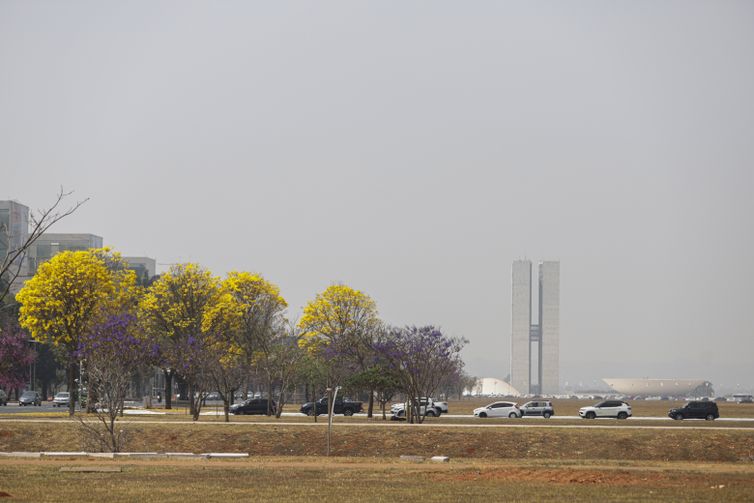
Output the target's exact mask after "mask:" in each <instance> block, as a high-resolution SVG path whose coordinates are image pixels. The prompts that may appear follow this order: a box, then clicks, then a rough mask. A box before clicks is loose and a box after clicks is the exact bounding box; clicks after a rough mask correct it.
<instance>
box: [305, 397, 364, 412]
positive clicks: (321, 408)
mask: <svg viewBox="0 0 754 503" xmlns="http://www.w3.org/2000/svg"><path fill="white" fill-rule="evenodd" d="M333 405H334V407H333V414H343V415H344V416H353V415H354V414H356V413H358V412H361V410H362V409H361V402H354V401H352V400H349V399H347V398H346V399H345V400H341V399H340V398H336V399H335V403H334V404H333ZM315 411H316V414H317V415H318V416H319V415H320V414H327V397H322V398H320V399H319V400H317V401H316V402H306V403H305V404H304V405H302V406H301V413H302V414H306V415H307V416H313V415H314V414H315Z"/></svg>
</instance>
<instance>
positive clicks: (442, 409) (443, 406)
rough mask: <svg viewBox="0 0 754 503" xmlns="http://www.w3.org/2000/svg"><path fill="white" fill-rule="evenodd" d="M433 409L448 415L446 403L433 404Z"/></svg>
mask: <svg viewBox="0 0 754 503" xmlns="http://www.w3.org/2000/svg"><path fill="white" fill-rule="evenodd" d="M435 407H437V408H438V409H440V412H442V413H443V414H447V413H448V402H435Z"/></svg>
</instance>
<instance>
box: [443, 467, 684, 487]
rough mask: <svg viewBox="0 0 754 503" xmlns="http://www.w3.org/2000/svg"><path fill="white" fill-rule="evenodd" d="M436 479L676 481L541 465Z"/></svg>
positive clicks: (660, 476)
mask: <svg viewBox="0 0 754 503" xmlns="http://www.w3.org/2000/svg"><path fill="white" fill-rule="evenodd" d="M433 478H434V479H435V480H437V481H438V482H439V481H446V480H457V481H461V482H465V481H469V480H494V481H500V482H523V483H526V482H547V483H551V484H607V485H651V486H653V487H658V486H662V485H673V484H672V483H670V480H669V479H668V477H666V476H665V475H663V474H661V473H646V472H644V473H631V472H629V471H612V470H587V469H537V468H506V469H496V470H474V471H471V472H465V473H460V474H459V473H447V474H445V473H443V474H435V475H433Z"/></svg>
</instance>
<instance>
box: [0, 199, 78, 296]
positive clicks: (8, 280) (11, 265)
mask: <svg viewBox="0 0 754 503" xmlns="http://www.w3.org/2000/svg"><path fill="white" fill-rule="evenodd" d="M71 194H73V192H72V191H71V192H66V191H65V190H63V187H60V191H59V192H58V195H57V197H56V199H55V202H54V203H53V204H52V205H51V206H50V207H48V208H43V209H37V210H36V211H32V212H31V213H30V214H29V223H30V225H29V235H28V236H27V238H26V239H25V240H24V242H23V243H21V244H20V246H18V247H17V248H10V245H11V239H10V237H11V236H10V229H8V228H7V227H5V226H4V225H3V226H0V234H4V237H5V238H6V239H7V242H8V252H7V253H6V254H5V257H2V261H0V278H4V279H5V285H3V286H0V303H2V301H3V299H5V297H6V296H7V295H8V292H9V291H10V289H11V286H12V285H13V283H14V282H15V281H16V279H18V277H19V275H20V274H21V266H22V264H23V261H24V258H26V255H27V252H28V251H29V249H30V248H31V247H32V245H33V244H34V243H35V242H36V241H37V239H39V237H40V236H42V234H44V233H45V232H47V230H48V229H49V228H50V227H52V226H53V225H55V224H56V223H57V222H59V221H60V220H62V219H64V218H65V217H67V216H68V215H71V214H72V213H73V212H75V211H76V210H78V209H79V208H80V207H81V205H83V204H84V203H86V202H87V201H88V200H89V198H88V197H87V198H86V199H84V200H81V201H76V203H75V204H73V205H72V206H70V207H68V208H65V209H63V208H61V206H62V204H63V201H64V200H65V199H66V198H67V197H68V196H70V195H71Z"/></svg>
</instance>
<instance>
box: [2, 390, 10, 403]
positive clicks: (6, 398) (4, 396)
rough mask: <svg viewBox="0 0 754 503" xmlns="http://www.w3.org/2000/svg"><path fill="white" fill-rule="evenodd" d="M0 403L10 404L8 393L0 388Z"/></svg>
mask: <svg viewBox="0 0 754 503" xmlns="http://www.w3.org/2000/svg"><path fill="white" fill-rule="evenodd" d="M0 405H8V395H6V394H5V391H3V390H1V389H0Z"/></svg>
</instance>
